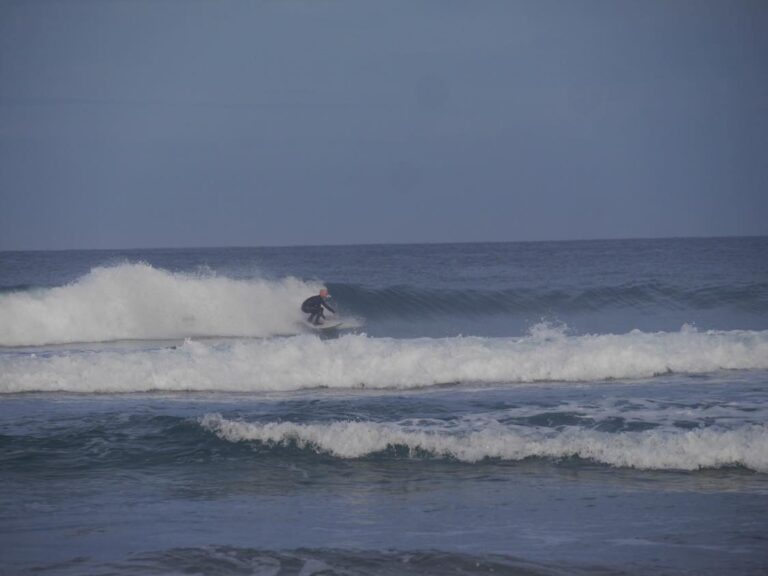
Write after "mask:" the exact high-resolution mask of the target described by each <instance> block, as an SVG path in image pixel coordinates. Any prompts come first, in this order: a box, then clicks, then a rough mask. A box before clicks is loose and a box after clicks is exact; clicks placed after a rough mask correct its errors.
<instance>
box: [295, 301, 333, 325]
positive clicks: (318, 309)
mask: <svg viewBox="0 0 768 576" xmlns="http://www.w3.org/2000/svg"><path fill="white" fill-rule="evenodd" d="M323 306H325V307H326V308H327V309H328V310H330V311H331V312H333V313H334V314H336V310H334V309H333V308H331V307H330V306H329V305H328V303H327V302H326V301H325V300H323V298H322V296H310V297H309V298H307V299H306V300H304V303H303V304H302V305H301V311H302V312H304V313H305V314H309V318H307V320H308V321H309V323H310V324H320V318H325V314H323Z"/></svg>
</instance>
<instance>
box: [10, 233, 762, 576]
mask: <svg viewBox="0 0 768 576" xmlns="http://www.w3.org/2000/svg"><path fill="white" fill-rule="evenodd" d="M323 285H325V286H328V288H329V289H330V292H331V294H332V295H333V299H332V303H333V304H334V306H335V307H336V308H337V312H338V317H339V319H341V320H342V321H343V322H344V325H343V326H342V329H341V330H338V331H328V332H321V333H318V332H315V331H313V330H311V329H309V328H308V327H307V326H306V325H305V324H303V315H302V314H301V312H300V311H299V305H300V304H301V302H302V301H303V299H304V298H306V297H308V296H310V295H312V294H314V293H316V292H317V291H318V290H319V288H320V287H321V286H323ZM0 573H2V574H44V575H45V574H136V575H144V574H152V575H154V574H222V575H224V574H275V575H276V574H302V575H310V574H317V575H319V574H324V575H328V574H344V575H347V574H488V573H493V574H521V575H522V574H525V575H529V574H530V575H539V574H542V575H543V574H627V575H639V574H649V575H650V574H653V575H659V574H696V575H710V574H711V575H751V574H766V573H768V238H730V239H670V240H632V241H594V242H546V243H510V244H455V245H451V244H446V245H391V246H339V247H313V248H238V249H189V250H136V251H58V252H3V253H0Z"/></svg>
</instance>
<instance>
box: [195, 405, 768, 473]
mask: <svg viewBox="0 0 768 576" xmlns="http://www.w3.org/2000/svg"><path fill="white" fill-rule="evenodd" d="M199 422H200V425H201V426H202V427H203V428H204V429H206V430H208V431H209V432H211V433H213V434H215V435H216V436H218V437H219V438H221V439H222V440H226V441H228V442H233V443H240V442H254V443H258V444H261V445H265V446H268V447H275V446H284V447H291V446H295V447H297V448H299V449H301V450H312V451H315V452H317V453H322V454H328V455H330V456H333V457H335V458H341V459H357V458H364V457H368V456H372V455H375V454H379V453H382V452H386V451H387V450H392V449H398V448H400V449H403V450H405V451H406V453H407V456H408V457H409V458H420V457H427V458H438V459H445V458H449V459H455V460H458V461H460V462H467V463H476V462H479V461H482V460H508V461H520V460H525V459H528V458H544V459H552V460H562V459H569V458H580V459H584V460H589V461H593V462H598V463H601V464H606V465H609V466H615V467H620V468H636V469H642V470H700V469H707V468H723V467H735V466H742V467H745V468H748V469H750V470H754V471H756V472H768V428H766V427H765V426H761V425H756V424H748V425H743V426H741V427H739V428H736V429H732V430H728V429H714V428H712V427H710V428H698V429H693V430H680V429H673V428H668V427H666V428H659V429H653V430H643V431H634V432H615V433H609V432H601V431H596V430H590V429H585V428H579V427H573V426H565V427H562V428H560V429H552V428H542V427H523V426H508V425H502V424H501V423H499V422H498V421H495V420H490V421H487V422H484V423H483V426H481V427H479V428H478V427H477V426H475V427H474V428H475V429H469V430H466V429H462V428H461V427H459V428H458V429H457V428H455V427H447V426H442V427H428V428H424V427H417V426H407V425H403V424H400V423H377V422H358V421H338V422H332V423H323V424H301V423H293V422H268V423H249V422H243V421H238V420H229V419H226V418H224V417H222V416H221V415H219V414H206V415H205V416H203V417H202V418H200V421H199Z"/></svg>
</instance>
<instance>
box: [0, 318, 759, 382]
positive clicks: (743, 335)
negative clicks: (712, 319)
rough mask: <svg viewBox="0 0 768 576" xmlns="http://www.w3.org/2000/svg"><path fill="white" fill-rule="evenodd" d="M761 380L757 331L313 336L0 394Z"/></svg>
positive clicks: (208, 346)
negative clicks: (727, 377)
mask: <svg viewBox="0 0 768 576" xmlns="http://www.w3.org/2000/svg"><path fill="white" fill-rule="evenodd" d="M766 369H768V331H745V330H739V331H709V332H699V331H697V330H695V329H692V328H688V327H684V328H683V329H681V330H680V331H679V332H655V333H647V332H640V331H637V330H635V331H632V332H629V333H626V334H594V335H581V336H568V335H566V334H565V331H564V329H562V328H559V329H558V328H552V327H548V326H546V325H539V326H537V327H535V329H534V330H533V331H532V333H531V334H530V335H528V336H526V337H521V338H483V337H453V338H418V339H393V338H371V337H368V336H366V335H352V334H350V335H345V336H342V337H340V338H338V339H335V340H323V339H321V338H318V337H317V336H313V335H300V336H293V337H287V338H270V339H246V340H234V341H225V342H218V343H217V342H200V341H194V340H187V341H185V342H184V343H183V344H181V345H180V346H178V347H163V348H149V349H133V350H130V349H129V350H117V351H116V350H109V349H107V350H80V351H74V350H66V351H60V350H55V351H52V352H39V353H10V354H4V355H0V393H18V392H40V391H64V392H76V393H93V392H108V393H115V392H117V393H120V392H147V391H229V392H262V391H289V390H299V389H306V388H319V387H327V388H346V389H349V388H360V387H367V388H395V389H397V388H415V387H423V386H432V385H436V384H452V383H526V382H542V381H569V382H588V381H600V380H608V379H636V378H650V377H653V376H656V375H660V374H668V373H684V374H704V373H711V372H716V371H719V370H766Z"/></svg>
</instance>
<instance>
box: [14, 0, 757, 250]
mask: <svg viewBox="0 0 768 576" xmlns="http://www.w3.org/2000/svg"><path fill="white" fill-rule="evenodd" d="M765 234H768V3H767V2H765V1H763V0H755V1H743V0H720V1H711V0H689V1H686V0H675V1H669V0H647V1H646V0H634V1H627V0H600V1H594V0H579V1H573V2H572V1H566V0H559V1H551V0H530V1H513V0H501V1H494V0H481V1H466V0H465V1H456V0H443V1H436V0H435V1H425V0H379V1H375V2H374V1H369V0H348V1H334V0H305V1H291V0H261V1H260V0H243V1H238V0H209V1H208V0H151V1H144V0H92V1H90V0H89V1H83V0H69V1H43V0H22V1H11V0H0V250H38V249H68V248H148V247H196V246H277V245H325V244H361V243H393V242H474V241H522V240H568V239H593V238H635V237H643V238H645V237H670V236H731V235H765Z"/></svg>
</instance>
